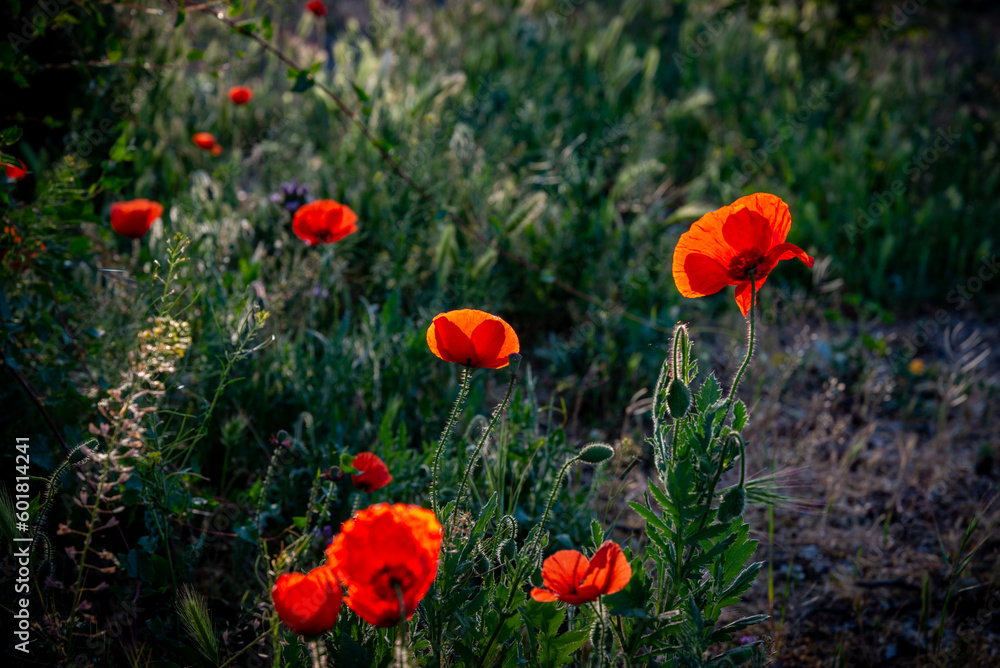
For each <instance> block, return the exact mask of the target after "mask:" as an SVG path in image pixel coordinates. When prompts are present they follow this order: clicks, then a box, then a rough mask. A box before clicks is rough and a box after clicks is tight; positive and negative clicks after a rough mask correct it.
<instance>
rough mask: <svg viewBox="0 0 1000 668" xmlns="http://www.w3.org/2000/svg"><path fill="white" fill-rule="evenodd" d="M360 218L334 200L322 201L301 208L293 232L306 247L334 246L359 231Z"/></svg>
mask: <svg viewBox="0 0 1000 668" xmlns="http://www.w3.org/2000/svg"><path fill="white" fill-rule="evenodd" d="M357 221H358V216H357V215H356V214H355V213H354V212H353V211H351V210H350V209H349V208H348V207H346V206H344V205H343V204H341V203H340V202H334V201H333V200H332V199H321V200H316V201H315V202H310V203H309V204H306V205H304V206H300V207H299V208H298V210H296V212H295V218H294V219H293V220H292V231H294V232H295V234H296V236H298V237H299V239H302V240H303V241H305V242H306V245H308V246H312V245H314V244H332V243H334V242H335V241H340V240H341V239H343V238H344V237H346V236H347V235H348V234H354V233H355V232H357V231H358V226H357V225H355V223H356V222H357Z"/></svg>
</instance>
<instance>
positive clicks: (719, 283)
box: [673, 193, 815, 316]
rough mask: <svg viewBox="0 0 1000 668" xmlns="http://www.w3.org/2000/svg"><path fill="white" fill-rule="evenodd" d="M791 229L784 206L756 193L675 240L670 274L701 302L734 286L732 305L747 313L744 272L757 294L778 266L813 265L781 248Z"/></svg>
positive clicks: (792, 248) (805, 257) (747, 289)
mask: <svg viewBox="0 0 1000 668" xmlns="http://www.w3.org/2000/svg"><path fill="white" fill-rule="evenodd" d="M791 227H792V216H791V214H790V213H789V212H788V205H787V204H785V203H784V202H783V201H782V200H781V198H779V197H777V196H776V195H770V194H768V193H756V194H754V195H747V196H746V197H741V198H740V199H738V200H736V201H735V202H733V203H732V204H730V205H728V206H724V207H722V208H721V209H718V210H716V211H712V212H711V213H707V214H705V215H704V216H702V217H701V218H700V219H699V220H698V221H697V222H695V223H694V224H693V225H692V226H691V229H690V230H688V231H687V232H685V233H684V234H682V235H681V238H680V240H679V241H678V242H677V248H676V249H675V250H674V263H673V273H674V282H675V283H676V284H677V289H678V290H679V291H680V293H681V294H682V295H684V296H685V297H705V296H707V295H712V294H715V293H716V292H718V291H719V290H721V289H723V288H724V287H726V286H727V285H735V286H736V304H737V305H738V306H739V307H740V311H741V312H742V313H743V315H744V316H746V314H747V312H749V310H750V301H751V294H750V293H751V281H750V272H751V271H753V278H754V281H755V282H756V289H757V291H758V292H760V289H761V287H762V286H763V285H764V282H765V281H767V275H768V274H769V273H771V270H772V269H774V267H775V265H777V264H778V262H780V261H781V260H790V259H792V258H798V259H800V260H802V261H803V262H804V263H805V264H806V265H807V266H809V267H812V266H813V262H814V261H815V260H814V259H813V258H812V257H810V256H809V255H807V254H806V252H805V251H803V250H802V249H801V248H799V247H798V246H796V245H795V244H790V243H785V238H786V237H787V236H788V231H789V229H791Z"/></svg>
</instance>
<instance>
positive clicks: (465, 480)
mask: <svg viewBox="0 0 1000 668" xmlns="http://www.w3.org/2000/svg"><path fill="white" fill-rule="evenodd" d="M516 383H517V371H516V370H514V369H512V370H511V373H510V382H508V383H507V393H506V394H505V395H504V397H503V401H501V402H500V405H499V406H497V408H496V410H495V411H493V417H492V419H490V423H489V424H488V425H487V426H486V430H485V431H484V432H483V435H482V437H480V439H479V443H477V444H476V449H475V451H474V452H473V453H472V458H471V459H469V464H468V466H466V467H465V475H464V476H462V484H461V485H459V487H458V494H457V495H456V496H455V507H456V508H458V506H459V505H461V503H462V497H464V496H465V490H466V488H467V487H468V485H469V481H470V479H471V478H472V472H473V471H474V470H475V468H476V463H477V462H478V461H479V455H480V454H481V453H482V451H483V448H484V447H485V446H486V439H488V438H489V437H490V434H491V433H492V432H493V428H494V427H495V426H496V424H497V422H498V421H499V420H500V416H501V415H503V412H504V411H505V410H506V409H507V404H508V402H509V401H510V395H511V394H512V393H513V391H514V385H515V384H516Z"/></svg>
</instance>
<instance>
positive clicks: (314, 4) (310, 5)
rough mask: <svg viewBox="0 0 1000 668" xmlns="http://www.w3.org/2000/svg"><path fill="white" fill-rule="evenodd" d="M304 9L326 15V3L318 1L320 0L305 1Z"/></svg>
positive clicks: (318, 14) (317, 14)
mask: <svg viewBox="0 0 1000 668" xmlns="http://www.w3.org/2000/svg"><path fill="white" fill-rule="evenodd" d="M306 9H308V10H309V11H310V12H312V13H313V14H315V15H316V16H326V5H324V4H323V3H322V2H320V0H311V2H307V3H306Z"/></svg>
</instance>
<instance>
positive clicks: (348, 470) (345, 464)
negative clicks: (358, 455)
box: [340, 452, 360, 475]
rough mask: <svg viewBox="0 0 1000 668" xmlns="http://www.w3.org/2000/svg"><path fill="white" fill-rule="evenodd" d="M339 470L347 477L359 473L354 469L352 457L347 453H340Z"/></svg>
mask: <svg viewBox="0 0 1000 668" xmlns="http://www.w3.org/2000/svg"><path fill="white" fill-rule="evenodd" d="M340 470H341V471H342V472H343V473H345V474H347V475H355V474H356V473H360V471H358V470H357V469H356V468H354V455H352V454H350V453H349V452H342V453H340Z"/></svg>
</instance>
